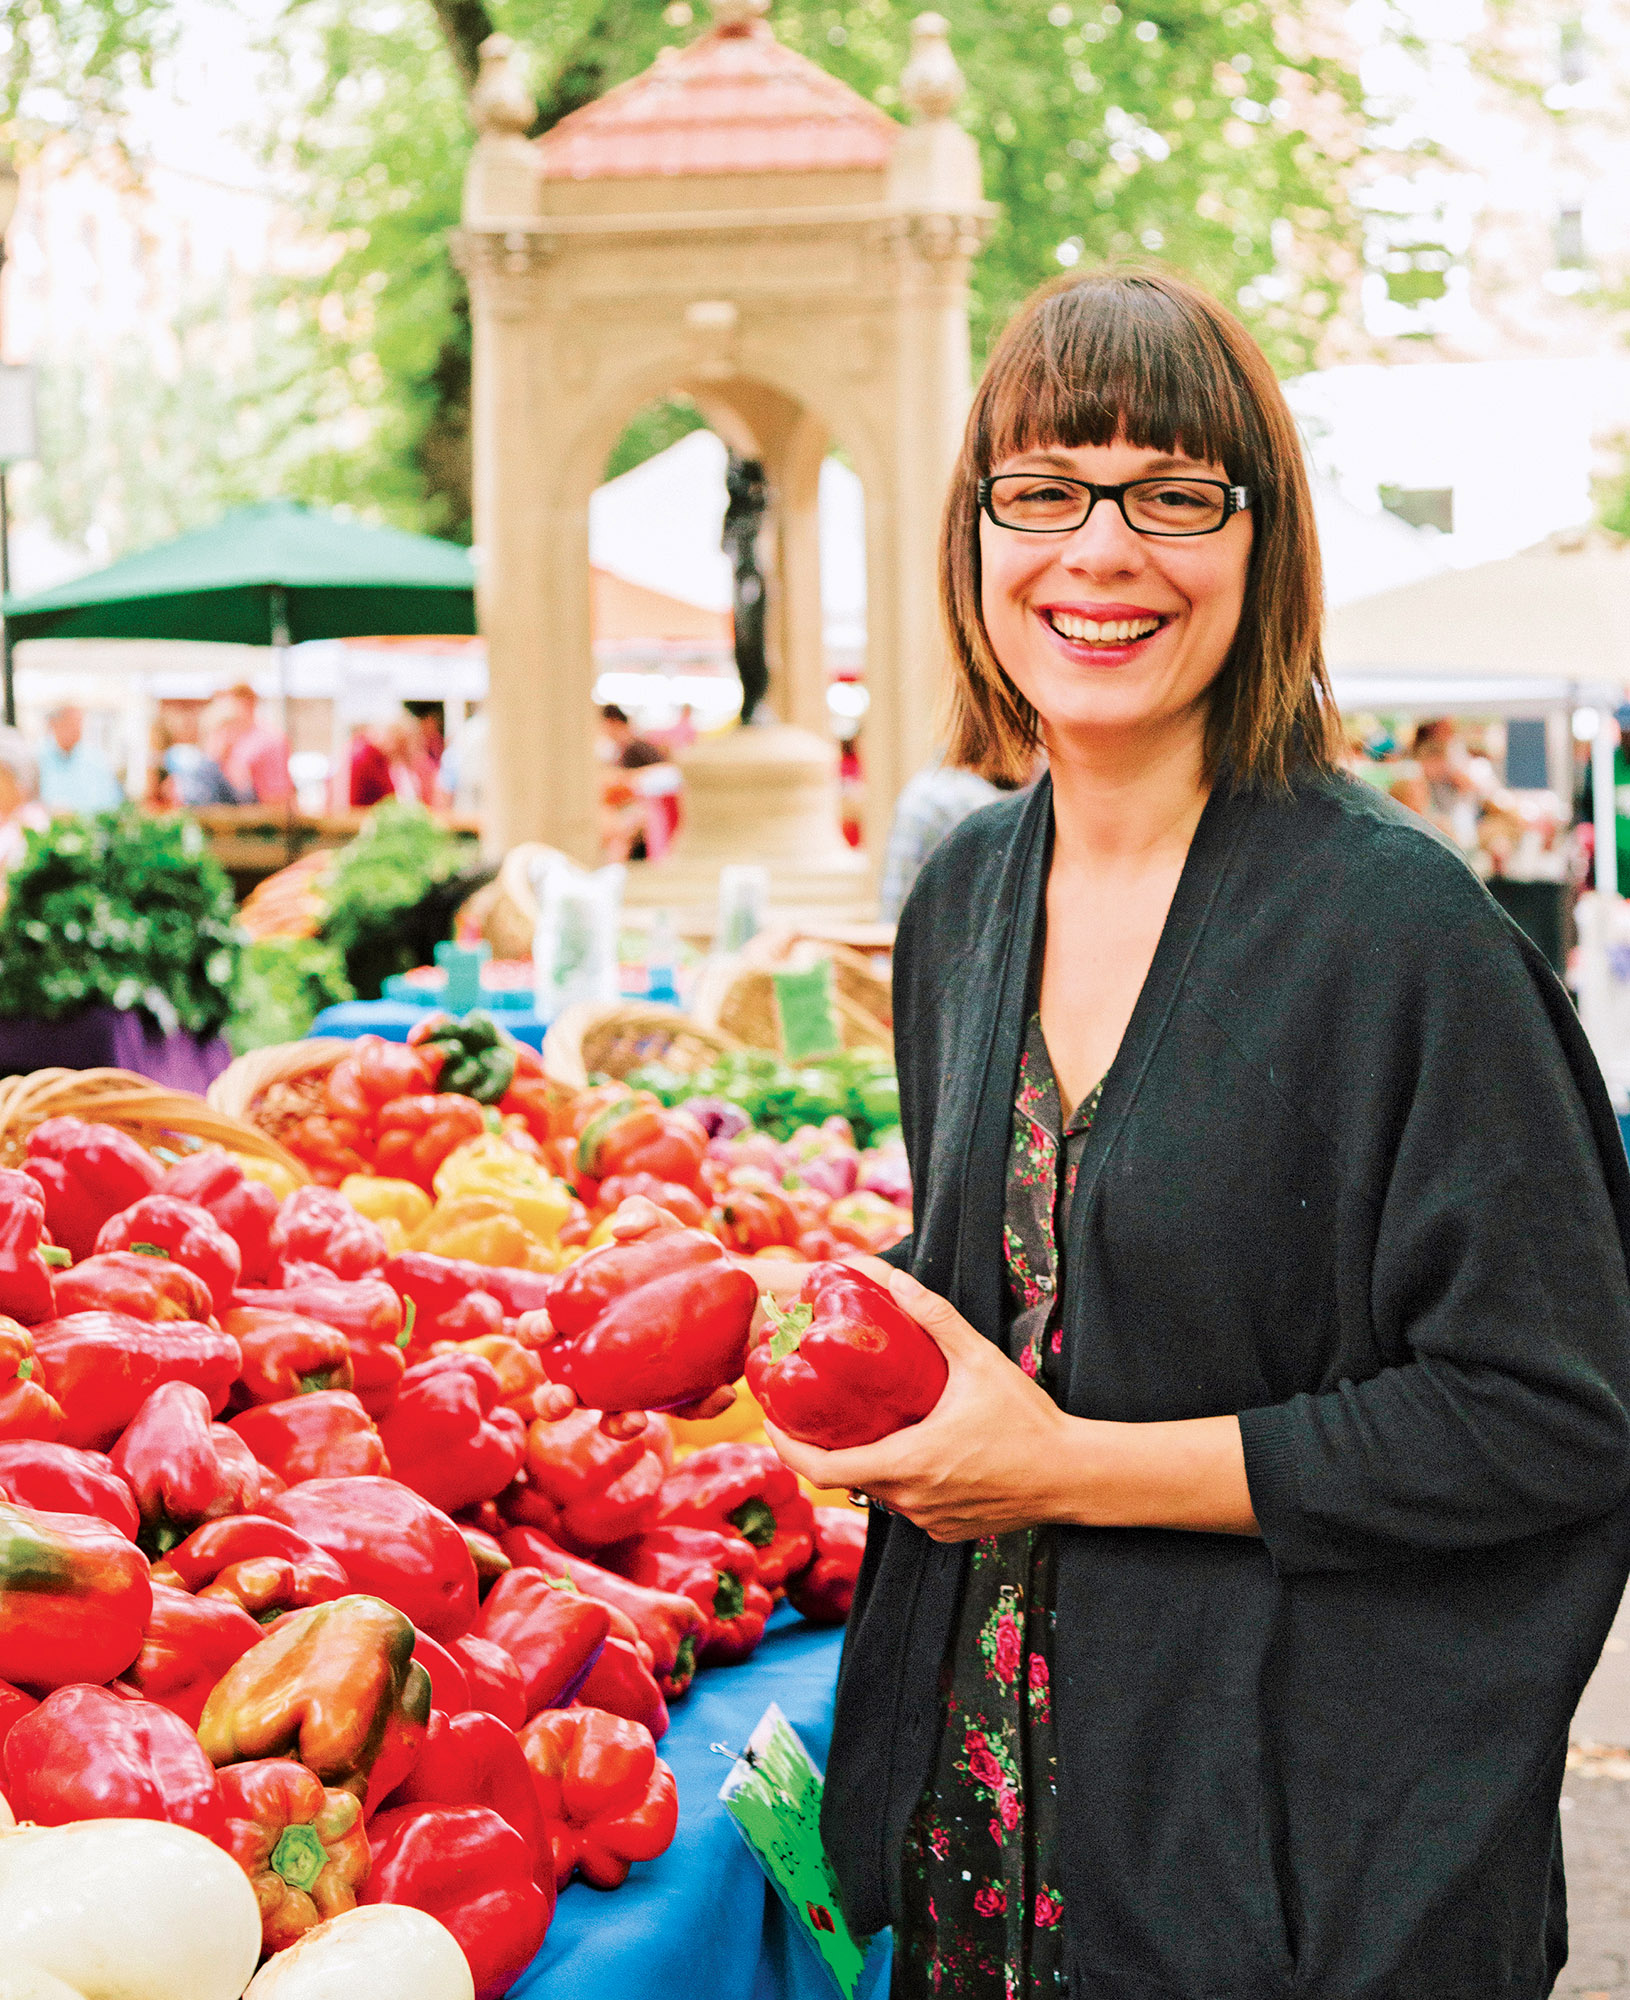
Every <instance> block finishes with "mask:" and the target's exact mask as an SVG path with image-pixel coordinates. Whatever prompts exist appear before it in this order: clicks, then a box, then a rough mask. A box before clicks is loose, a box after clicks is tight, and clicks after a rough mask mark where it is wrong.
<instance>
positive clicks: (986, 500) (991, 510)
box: [978, 472, 1256, 542]
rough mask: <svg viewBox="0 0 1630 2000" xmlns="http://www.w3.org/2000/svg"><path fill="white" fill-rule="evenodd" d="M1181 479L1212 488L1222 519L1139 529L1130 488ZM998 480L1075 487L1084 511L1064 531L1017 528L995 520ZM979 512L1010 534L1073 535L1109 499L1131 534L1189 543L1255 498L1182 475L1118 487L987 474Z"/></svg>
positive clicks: (1038, 475)
mask: <svg viewBox="0 0 1630 2000" xmlns="http://www.w3.org/2000/svg"><path fill="white" fill-rule="evenodd" d="M1179 477H1181V478H1182V479H1183V482H1184V484H1185V485H1188V486H1215V487H1218V488H1220V489H1221V492H1222V496H1223V517H1222V519H1221V520H1220V521H1219V522H1218V523H1217V525H1216V527H1214V528H1140V527H1138V526H1137V524H1136V523H1135V522H1134V521H1133V519H1132V517H1131V515H1130V514H1128V513H1127V511H1126V496H1127V494H1128V493H1130V492H1131V490H1132V488H1133V487H1134V486H1158V485H1160V483H1161V481H1162V480H1163V479H1168V480H1169V479H1175V478H1179ZM998 479H1054V480H1057V482H1058V483H1059V485H1060V486H1075V487H1079V488H1080V490H1081V491H1082V492H1083V493H1085V494H1086V495H1087V511H1086V512H1085V513H1084V514H1083V515H1082V516H1081V518H1080V520H1079V521H1076V522H1074V523H1072V525H1071V526H1069V527H1067V528H1021V527H1019V526H1017V525H1016V524H1015V523H1014V522H1012V521H1002V520H998V519H997V516H996V509H995V507H994V506H993V505H992V503H991V488H992V487H993V486H994V485H995V483H996V481H997V480H998ZM978 496H979V511H980V513H982V514H983V515H985V516H986V518H987V519H988V520H989V521H990V524H991V526H992V527H993V528H1005V529H1006V530H1007V532H1008V533H1009V534H1010V535H1074V534H1078V533H1079V532H1080V531H1081V529H1083V528H1084V527H1085V526H1086V525H1087V523H1088V522H1089V521H1090V520H1091V519H1092V510H1093V508H1094V507H1096V506H1097V504H1098V502H1099V501H1100V500H1113V501H1114V502H1115V505H1116V506H1117V507H1118V508H1119V509H1120V516H1121V519H1122V520H1123V521H1124V522H1125V523H1126V525H1127V528H1128V529H1129V531H1130V532H1131V533H1132V534H1134V535H1142V536H1144V537H1145V538H1146V539H1147V540H1150V541H1157V542H1191V541H1194V540H1196V539H1197V538H1198V537H1199V536H1201V535H1218V534H1221V533H1222V531H1223V529H1224V528H1226V527H1227V526H1228V524H1229V522H1230V521H1231V520H1233V518H1234V516H1235V515H1236V514H1244V513H1248V512H1249V511H1250V509H1251V508H1252V507H1253V506H1254V505H1255V502H1256V495H1255V494H1254V493H1253V492H1252V491H1251V489H1250V487H1249V486H1230V485H1229V484H1228V482H1227V481H1226V480H1224V479H1190V478H1188V476H1187V475H1186V474H1182V475H1180V474H1175V473H1164V474H1162V473H1154V474H1152V475H1150V476H1148V477H1146V478H1143V479H1126V480H1123V481H1122V482H1121V484H1120V485H1119V486H1099V485H1096V484H1094V482H1093V481H1092V480H1090V479H1072V478H1070V476H1069V475H1068V474H1067V473H1063V472H1045V473H1042V472H996V473H990V472H987V473H986V474H985V476H984V477H983V478H982V479H981V480H980V482H979V486H978Z"/></svg>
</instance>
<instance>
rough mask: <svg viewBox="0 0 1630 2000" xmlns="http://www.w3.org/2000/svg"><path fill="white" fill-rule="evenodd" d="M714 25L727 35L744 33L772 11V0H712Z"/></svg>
mask: <svg viewBox="0 0 1630 2000" xmlns="http://www.w3.org/2000/svg"><path fill="white" fill-rule="evenodd" d="M710 4H711V6H712V9H713V25H714V27H716V28H718V29H720V30H721V31H722V32H723V33H724V34H727V35H744V34H746V33H747V32H748V30H749V29H750V28H751V27H752V26H753V24H754V22H755V21H762V20H763V18H764V16H765V15H766V14H767V13H769V11H770V0H710Z"/></svg>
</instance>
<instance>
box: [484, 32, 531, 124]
mask: <svg viewBox="0 0 1630 2000" xmlns="http://www.w3.org/2000/svg"><path fill="white" fill-rule="evenodd" d="M470 111H471V113H472V115H473V116H474V118H475V128H476V130H477V131H478V132H479V133H481V135H482V136H483V138H485V137H488V136H491V137H493V138H506V137H509V136H511V135H513V136H515V137H517V138H522V139H524V138H525V137H526V135H527V133H528V132H530V131H531V129H532V121H533V120H534V119H535V118H536V117H537V115H538V113H537V106H536V105H535V104H534V103H533V102H532V96H531V93H530V92H529V91H528V90H527V88H526V85H525V84H524V83H522V81H521V74H520V70H519V69H518V67H517V66H516V62H515V44H514V43H513V42H512V41H511V40H510V38H509V36H508V35H489V36H488V37H487V39H486V40H485V41H484V42H483V43H482V44H481V74H480V75H479V76H478V77H477V78H476V80H475V89H474V90H472V91H471V93H470Z"/></svg>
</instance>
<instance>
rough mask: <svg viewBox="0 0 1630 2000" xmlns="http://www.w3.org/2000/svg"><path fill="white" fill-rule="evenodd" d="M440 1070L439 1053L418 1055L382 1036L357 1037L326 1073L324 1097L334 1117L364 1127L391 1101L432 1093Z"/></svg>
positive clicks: (436, 1051) (430, 1052) (428, 1051)
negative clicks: (348, 1119) (352, 1121)
mask: <svg viewBox="0 0 1630 2000" xmlns="http://www.w3.org/2000/svg"><path fill="white" fill-rule="evenodd" d="M440 1071H441V1053H440V1051H439V1050H435V1051H430V1050H426V1051H423V1052H421V1051H420V1050H418V1049H417V1048H411V1047H408V1046H406V1045H404V1044H403V1043H401V1042H388V1041H386V1040H385V1038H384V1036H383V1035H359V1036H358V1037H357V1040H356V1042H355V1043H354V1044H353V1046H352V1047H351V1048H350V1049H348V1050H347V1051H346V1053H345V1054H344V1055H343V1056H341V1058H340V1060H339V1061H338V1062H337V1063H335V1065H334V1067H333V1068H332V1069H331V1070H330V1071H329V1072H328V1078H327V1081H326V1084H325V1086H324V1097H325V1098H326V1100H327V1104H328V1108H329V1110H330V1112H331V1113H332V1114H333V1115H334V1116H335V1117H338V1118H352V1119H355V1120H356V1121H357V1122H358V1123H359V1124H363V1125H367V1124H369V1123H371V1122H372V1120H373V1119H374V1118H376V1117H377V1116H378V1114H379V1113H380V1112H381V1111H382V1110H383V1109H384V1107H385V1106H386V1105H387V1104H389V1103H391V1102H392V1101H393V1100H394V1099H396V1098H398V1097H417V1096H420V1095H421V1094H422V1093H423V1092H425V1091H427V1090H434V1089H435V1087H436V1078H437V1076H438V1075H439V1073H440Z"/></svg>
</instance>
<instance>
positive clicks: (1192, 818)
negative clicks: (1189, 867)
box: [1046, 714, 1210, 871]
mask: <svg viewBox="0 0 1630 2000" xmlns="http://www.w3.org/2000/svg"><path fill="white" fill-rule="evenodd" d="M1185 722H1186V723H1187V726H1179V727H1175V728H1172V729H1169V730H1165V731H1161V732H1159V733H1158V734H1156V735H1155V736H1153V737H1151V736H1149V735H1147V734H1141V733H1140V735H1139V737H1138V738H1137V739H1136V740H1133V741H1128V740H1126V739H1120V738H1116V739H1108V740H1106V739H1105V738H1103V737H1101V736H1099V735H1098V733H1097V732H1094V733H1093V734H1092V736H1090V737H1088V736H1078V735H1074V734H1073V733H1072V734H1070V735H1065V734H1063V733H1061V732H1056V731H1054V732H1048V735H1047V739H1046V748H1047V761H1048V766H1049V769H1050V771H1051V773H1052V780H1053V852H1054V859H1055V863H1057V862H1062V863H1063V865H1064V867H1065V868H1066V869H1067V870H1069V869H1075V868H1083V869H1089V870H1093V871H1096V870H1097V869H1100V868H1123V869H1124V868H1128V867H1130V868H1131V869H1133V870H1138V869H1140V868H1142V867H1147V866H1150V865H1154V866H1158V865H1159V864H1160V863H1161V861H1162V860H1163V859H1165V858H1166V857H1167V856H1168V855H1170V854H1172V853H1174V852H1175V853H1176V854H1178V855H1179V856H1181V855H1184V854H1186V853H1187V852H1188V846H1189V842H1190V840H1191V839H1192V838H1193V834H1194V829H1195V827H1196V826H1197V825H1198V824H1199V821H1200V815H1201V813H1202V812H1203V811H1204V810H1205V802H1206V796H1207V793H1208V791H1209V789H1210V787H1209V785H1208V783H1207V780H1206V775H1205V717H1204V715H1203V714H1199V715H1197V716H1195V717H1194V718H1192V720H1191V719H1188V718H1185Z"/></svg>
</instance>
